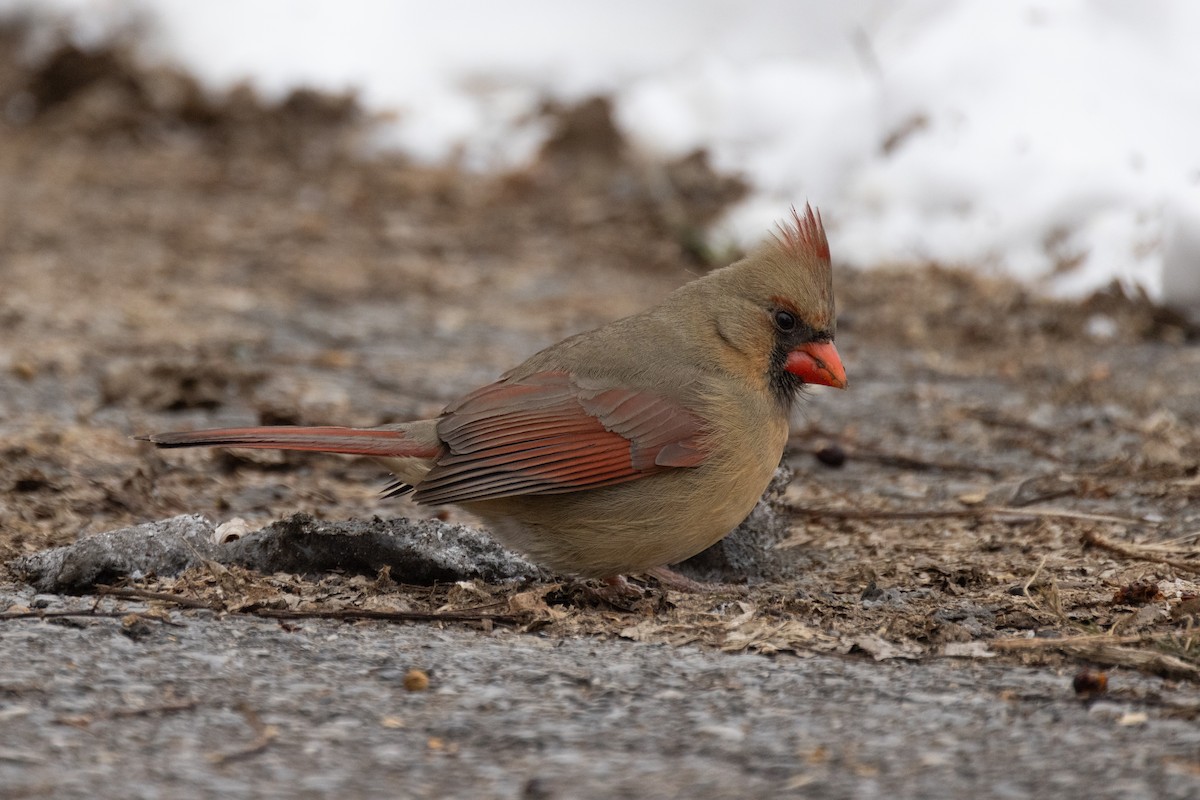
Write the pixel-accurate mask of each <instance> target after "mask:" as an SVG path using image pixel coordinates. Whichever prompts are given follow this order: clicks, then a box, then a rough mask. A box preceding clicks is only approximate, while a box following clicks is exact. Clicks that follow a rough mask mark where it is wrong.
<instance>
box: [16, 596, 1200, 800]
mask: <svg viewBox="0 0 1200 800" xmlns="http://www.w3.org/2000/svg"><path fill="white" fill-rule="evenodd" d="M14 599H16V598H14ZM20 599H21V600H23V601H24V602H26V603H29V602H35V598H34V597H32V596H28V597H23V598H20ZM42 599H43V600H47V601H48V602H49V606H48V609H47V610H53V609H56V608H60V607H61V606H62V603H61V602H60V601H59V600H58V599H57V598H53V597H49V598H47V597H43V598H42ZM70 602H71V603H72V604H74V605H79V604H80V602H83V603H84V604H85V605H86V604H87V603H89V602H90V601H89V600H87V599H86V598H84V599H81V600H73V601H70ZM99 602H100V604H101V606H102V607H107V606H106V605H105V604H106V603H110V602H111V601H105V600H100V601H99ZM136 608H137V607H136V606H128V607H127V610H131V611H132V610H136ZM170 622H171V624H169V625H168V624H164V623H163V622H153V621H142V622H139V623H138V624H136V625H123V624H122V622H121V621H120V620H119V619H113V620H89V621H85V622H82V623H80V622H69V621H59V622H57V623H51V622H43V621H33V620H30V621H24V622H20V623H13V622H9V623H6V624H5V627H4V628H3V632H2V633H0V637H2V639H0V641H2V643H3V647H0V675H2V676H3V678H2V679H0V698H3V702H2V703H0V719H3V723H4V724H3V725H2V726H0V786H2V787H3V792H2V796H4V797H6V798H16V797H63V798H71V797H79V798H84V797H88V798H91V797H134V798H160V797H162V798H165V797H172V798H186V797H218V796H225V797H228V796H238V797H249V796H253V797H330V796H338V797H370V796H375V797H383V796H390V797H397V796H402V797H430V798H445V797H462V798H479V797H496V798H612V797H627V798H678V797H692V798H721V797H728V798H744V797H780V796H783V797H787V796H795V797H829V798H834V797H846V798H850V797H897V798H906V797H911V798H922V797H923V798H940V797H1047V796H1049V797H1062V798H1071V797H1080V798H1082V797H1089V798H1101V797H1112V798H1124V799H1125V800H1133V799H1134V798H1175V797H1177V798H1185V797H1195V796H1196V793H1197V792H1198V791H1200V775H1198V774H1197V766H1196V765H1197V761H1196V756H1197V752H1198V751H1200V729H1198V728H1197V727H1196V725H1195V723H1194V722H1193V721H1191V720H1189V719H1186V718H1181V715H1182V716H1186V714H1187V713H1189V712H1190V713H1194V712H1195V710H1196V705H1197V703H1198V702H1200V698H1198V697H1197V694H1196V693H1195V691H1194V690H1192V689H1191V688H1190V687H1187V688H1182V687H1175V688H1169V687H1165V686H1163V685H1162V683H1161V682H1160V681H1158V680H1156V679H1149V678H1138V677H1134V676H1129V677H1126V678H1124V679H1123V680H1122V682H1121V685H1122V688H1121V690H1120V691H1119V692H1116V693H1113V694H1110V695H1109V696H1108V697H1105V698H1102V699H1099V700H1097V701H1095V702H1085V701H1082V700H1080V699H1078V698H1076V697H1075V696H1074V695H1073V693H1072V691H1071V689H1070V686H1069V684H1070V678H1069V676H1064V675H1062V674H1056V673H1054V672H1053V671H1048V670H1042V669H1026V668H1013V667H1011V666H1009V665H1003V664H991V663H986V662H983V663H981V662H962V661H941V662H936V663H929V664H909V663H889V664H875V663H870V662H866V661H862V660H855V659H845V658H831V657H825V656H817V657H812V658H795V657H791V656H783V657H777V658H769V657H765V656H760V655H727V654H721V653H716V652H712V651H709V650H702V649H698V648H694V647H670V646H655V645H642V644H635V643H631V642H625V641H604V640H598V639H557V638H544V637H540V636H536V635H535V636H530V635H513V634H508V633H505V632H493V633H492V634H490V635H489V634H483V633H479V632H476V631H471V630H465V629H438V628H434V627H429V626H423V625H399V626H393V625H382V624H379V623H363V624H355V625H348V624H338V623H329V622H320V621H310V622H305V623H303V624H301V625H289V626H287V627H283V626H281V625H280V624H278V623H276V622H270V621H262V620H245V619H216V618H214V617H213V616H212V615H210V614H208V613H207V612H188V613H185V614H173V615H171V617H170ZM412 669H419V670H422V671H423V672H425V673H426V674H427V676H428V678H429V683H428V687H427V688H426V689H425V690H423V691H409V690H407V689H406V688H405V676H406V675H407V674H408V673H409V670H412ZM410 680H411V679H410Z"/></svg>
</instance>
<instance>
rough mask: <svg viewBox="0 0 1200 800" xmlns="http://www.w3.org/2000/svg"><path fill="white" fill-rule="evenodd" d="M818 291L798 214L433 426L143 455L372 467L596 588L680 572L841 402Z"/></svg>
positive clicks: (815, 227) (256, 433) (306, 431)
mask: <svg viewBox="0 0 1200 800" xmlns="http://www.w3.org/2000/svg"><path fill="white" fill-rule="evenodd" d="M833 332H834V309H833V281H832V276H831V274H830V264H829V244H828V242H827V241H826V239H825V231H824V229H823V227H822V225H821V217H820V216H819V214H816V213H814V212H813V210H812V209H811V208H809V207H806V208H805V213H804V214H803V216H802V215H800V214H797V213H796V211H795V209H793V210H792V219H791V220H790V221H789V222H788V223H787V224H784V225H781V226H780V229H779V231H778V233H777V235H775V236H774V237H772V238H771V239H770V240H768V241H767V242H766V243H764V244H763V245H761V246H760V247H759V248H758V249H756V250H755V251H754V252H752V253H751V254H750V255H749V256H748V257H747V258H745V259H743V260H741V261H739V262H737V263H736V264H733V265H732V266H729V267H725V268H724V269H720V270H716V271H714V272H711V273H709V274H708V275H705V276H704V277H702V278H699V279H697V280H695V281H692V282H691V283H688V284H686V285H684V286H683V287H681V288H679V289H677V290H676V291H675V292H674V293H672V294H671V295H670V296H668V297H667V299H666V300H665V301H664V302H663V303H662V304H661V305H659V306H657V307H656V308H653V309H651V310H649V311H645V312H642V313H641V314H636V315H634V316H631V317H626V318H625V319H620V320H617V321H616V322H612V323H610V324H608V325H605V326H604V327H602V328H598V329H596V330H594V331H590V332H588V333H581V334H579V335H577V336H572V337H571V338H569V339H566V340H564V341H562V342H559V343H558V344H556V345H554V346H552V347H548V348H546V349H545V350H543V351H541V352H540V353H538V354H537V355H535V356H533V357H532V358H530V359H529V360H528V361H526V362H525V363H524V364H521V365H520V366H519V367H516V368H515V369H512V370H510V371H509V372H507V373H505V375H504V376H503V377H501V378H500V380H498V381H496V382H495V383H492V384H489V385H487V386H484V387H483V388H481V389H477V390H476V391H474V392H471V393H470V394H468V395H467V396H466V397H464V398H462V399H461V400H459V401H458V402H456V403H453V404H451V405H450V406H448V407H447V408H446V410H445V411H443V412H442V414H441V416H440V417H438V418H437V419H428V420H421V421H419V422H409V423H405V424H402V425H387V426H384V427H381V428H368V429H362V428H335V427H296V428H291V427H266V428H228V429H221V430H207V431H194V432H185V433H161V434H155V435H153V436H149V437H146V438H148V439H149V441H151V442H154V443H155V444H156V445H158V446H159V447H191V446H195V445H224V446H230V447H255V448H274V449H282V450H317V451H323V452H330V453H349V454H355V455H366V456H374V457H375V458H378V459H380V460H381V461H383V462H384V463H385V464H386V465H387V467H388V468H389V469H390V470H391V471H392V472H393V473H394V474H395V475H396V477H397V478H398V479H399V483H398V484H397V485H396V486H395V487H394V489H395V491H396V492H397V493H404V492H408V491H412V492H413V499H415V500H416V501H417V502H418V503H432V504H440V503H455V504H458V505H461V506H463V507H464V508H466V509H467V510H468V511H470V512H472V513H473V514H476V515H478V516H479V517H481V518H482V519H483V520H484V522H486V523H487V524H488V526H489V528H490V529H491V531H492V533H493V534H494V535H495V536H496V538H498V539H499V540H500V541H501V542H503V543H504V544H505V545H507V546H509V547H512V548H514V549H516V550H519V551H522V552H524V553H526V554H527V555H528V556H529V557H530V558H532V559H533V560H534V561H537V562H539V563H541V564H543V565H545V566H547V567H549V568H551V569H554V570H558V571H561V572H566V573H574V574H576V575H582V576H586V577H614V576H618V575H621V574H626V573H636V572H643V571H646V570H650V569H654V568H657V567H662V566H666V565H669V564H674V563H676V562H679V561H682V560H684V559H686V558H688V557H690V556H692V555H695V554H696V553H699V552H700V551H701V550H703V549H705V548H706V547H708V546H709V545H711V544H713V543H714V542H716V541H718V540H719V539H720V538H721V537H723V536H725V534H727V533H728V532H729V531H730V530H732V529H733V528H734V527H735V526H736V525H737V524H738V523H739V522H741V521H742V520H743V519H745V517H746V515H747V514H749V513H750V510H751V509H752V508H753V507H754V504H755V503H756V502H757V501H758V499H759V497H760V496H761V495H762V493H763V491H764V490H765V489H766V486H767V482H768V481H769V480H770V478H771V475H772V473H773V472H774V470H775V467H776V465H777V464H778V463H779V460H780V458H781V456H782V455H783V447H784V443H785V442H786V440H787V435H788V413H789V411H790V409H791V406H792V402H793V400H794V399H795V397H796V395H797V393H798V392H799V390H800V389H801V388H802V387H803V386H804V385H805V384H809V383H815V384H823V385H825V386H834V387H838V388H844V387H845V386H846V372H845V369H844V368H843V367H842V362H841V359H840V358H839V357H838V353H837V350H836V349H835V348H834V346H833Z"/></svg>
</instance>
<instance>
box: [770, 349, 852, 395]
mask: <svg viewBox="0 0 1200 800" xmlns="http://www.w3.org/2000/svg"><path fill="white" fill-rule="evenodd" d="M785 369H787V371H788V372H790V373H792V374H793V375H795V376H797V377H799V378H800V379H801V380H803V381H804V382H805V383H816V384H820V385H821V386H832V387H833V388H835V389H845V388H846V368H845V367H843V366H842V357H841V356H839V355H838V351H837V348H836V347H834V346H833V342H809V343H808V344H806V345H801V346H800V347H797V348H796V349H795V350H793V351H791V352H790V353H788V357H787V366H786V367H785Z"/></svg>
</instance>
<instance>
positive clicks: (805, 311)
mask: <svg viewBox="0 0 1200 800" xmlns="http://www.w3.org/2000/svg"><path fill="white" fill-rule="evenodd" d="M708 279H709V280H711V283H710V286H709V288H710V290H711V291H713V293H714V295H715V297H714V302H713V315H712V322H713V323H714V325H713V335H714V338H715V340H716V343H717V346H718V347H719V348H721V349H722V350H723V351H724V352H723V356H724V358H723V359H722V360H723V361H724V362H725V363H727V364H733V365H735V368H736V370H737V371H738V372H742V373H749V375H753V376H754V377H756V378H759V379H763V380H765V381H766V384H767V386H768V387H769V389H770V390H771V392H772V393H773V394H774V395H775V396H776V398H777V399H778V400H779V401H780V402H781V403H782V404H784V405H789V404H790V403H791V401H792V399H793V398H794V397H795V395H796V392H797V391H799V390H800V389H801V388H803V387H804V386H805V385H807V384H818V385H822V386H832V387H835V388H838V389H844V388H845V387H846V370H845V368H844V367H843V366H842V360H841V357H840V356H839V355H838V352H837V349H836V348H835V347H834V345H833V337H834V328H835V320H834V302H833V275H832V270H831V267H830V260H829V242H828V241H827V240H826V238H825V229H824V227H823V226H822V224H821V215H820V214H819V213H818V212H816V211H815V210H813V209H812V208H811V207H810V206H805V208H804V212H803V213H799V212H797V211H796V210H795V209H792V215H791V219H789V220H788V221H786V222H784V223H781V224H780V225H779V228H778V230H777V231H776V232H775V234H774V235H773V236H772V237H770V238H769V239H768V240H767V241H766V242H764V243H763V244H761V245H760V246H759V247H757V248H756V249H755V250H753V251H752V252H751V253H750V254H749V255H748V256H746V258H744V259H742V260H741V261H738V262H737V263H736V264H732V265H730V266H728V267H725V268H724V269H721V270H717V271H716V272H713V273H711V274H710V275H709V276H708ZM749 375H748V377H749Z"/></svg>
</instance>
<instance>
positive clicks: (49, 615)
mask: <svg viewBox="0 0 1200 800" xmlns="http://www.w3.org/2000/svg"><path fill="white" fill-rule="evenodd" d="M129 614H130V612H129V611H98V610H96V609H94V608H89V609H83V610H78V611H39V610H30V611H6V612H4V613H0V622H6V621H8V620H10V619H65V618H69V617H84V618H88V619H123V618H124V617H128V616H129ZM138 616H142V617H144V618H146V619H152V620H154V621H155V622H160V623H162V624H163V625H172V624H174V623H172V622H171V621H170V620H166V619H160V618H158V617H155V616H150V615H143V614H139V615H138Z"/></svg>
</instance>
